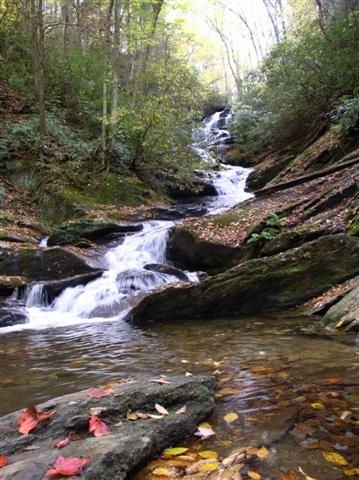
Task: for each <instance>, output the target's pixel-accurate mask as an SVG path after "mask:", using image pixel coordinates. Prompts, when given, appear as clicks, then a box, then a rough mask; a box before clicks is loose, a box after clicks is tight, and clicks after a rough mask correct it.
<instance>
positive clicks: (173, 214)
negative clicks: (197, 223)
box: [153, 204, 208, 220]
mask: <svg viewBox="0 0 359 480" xmlns="http://www.w3.org/2000/svg"><path fill="white" fill-rule="evenodd" d="M153 212H154V216H155V218H156V219H157V220H177V219H179V218H183V217H188V216H190V217H200V216H202V215H205V214H206V213H208V209H207V208H206V207H204V206H202V205H192V204H189V205H176V206H175V207H157V208H154V209H153Z"/></svg>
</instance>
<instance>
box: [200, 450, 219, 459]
mask: <svg viewBox="0 0 359 480" xmlns="http://www.w3.org/2000/svg"><path fill="white" fill-rule="evenodd" d="M198 455H199V456H200V457H202V458H218V453H217V452H214V451H213V450H203V452H198Z"/></svg>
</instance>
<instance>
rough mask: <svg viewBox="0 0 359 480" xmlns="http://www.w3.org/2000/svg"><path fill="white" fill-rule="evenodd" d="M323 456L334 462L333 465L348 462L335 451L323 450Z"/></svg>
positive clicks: (346, 463)
mask: <svg viewBox="0 0 359 480" xmlns="http://www.w3.org/2000/svg"><path fill="white" fill-rule="evenodd" d="M323 457H324V458H325V459H326V460H327V461H328V462H330V463H334V464H335V465H348V462H347V461H346V460H345V458H344V457H343V456H342V455H340V454H339V453H335V452H323Z"/></svg>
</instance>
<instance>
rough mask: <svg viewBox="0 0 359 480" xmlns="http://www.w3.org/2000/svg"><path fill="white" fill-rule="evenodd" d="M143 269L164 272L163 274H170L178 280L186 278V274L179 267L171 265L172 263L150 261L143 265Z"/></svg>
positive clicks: (185, 279)
mask: <svg viewBox="0 0 359 480" xmlns="http://www.w3.org/2000/svg"><path fill="white" fill-rule="evenodd" d="M143 268H144V269H145V270H150V271H152V272H157V273H164V274H165V275H172V276H173V277H177V278H178V280H182V281H184V282H186V281H187V280H188V277H187V275H186V274H185V273H184V272H182V270H180V269H179V268H176V267H173V266H172V265H162V264H161V263H150V264H148V265H145V266H144V267H143Z"/></svg>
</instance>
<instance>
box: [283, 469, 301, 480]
mask: <svg viewBox="0 0 359 480" xmlns="http://www.w3.org/2000/svg"><path fill="white" fill-rule="evenodd" d="M279 480H300V478H299V475H298V474H297V472H296V471H295V470H290V472H288V473H283V475H281V476H280V477H279Z"/></svg>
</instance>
